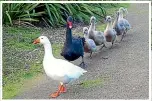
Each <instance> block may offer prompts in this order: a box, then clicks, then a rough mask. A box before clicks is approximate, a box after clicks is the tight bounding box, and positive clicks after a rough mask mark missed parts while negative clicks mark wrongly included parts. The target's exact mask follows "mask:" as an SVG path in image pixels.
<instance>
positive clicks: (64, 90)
mask: <svg viewBox="0 0 152 101" xmlns="http://www.w3.org/2000/svg"><path fill="white" fill-rule="evenodd" d="M66 91H67V90H66V88H65V87H64V86H63V85H62V86H61V88H60V93H65V92H66Z"/></svg>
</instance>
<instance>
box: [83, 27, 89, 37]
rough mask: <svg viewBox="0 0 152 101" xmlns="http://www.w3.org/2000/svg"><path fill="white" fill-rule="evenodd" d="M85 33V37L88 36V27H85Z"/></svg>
mask: <svg viewBox="0 0 152 101" xmlns="http://www.w3.org/2000/svg"><path fill="white" fill-rule="evenodd" d="M83 33H84V35H87V34H88V28H87V27H83Z"/></svg>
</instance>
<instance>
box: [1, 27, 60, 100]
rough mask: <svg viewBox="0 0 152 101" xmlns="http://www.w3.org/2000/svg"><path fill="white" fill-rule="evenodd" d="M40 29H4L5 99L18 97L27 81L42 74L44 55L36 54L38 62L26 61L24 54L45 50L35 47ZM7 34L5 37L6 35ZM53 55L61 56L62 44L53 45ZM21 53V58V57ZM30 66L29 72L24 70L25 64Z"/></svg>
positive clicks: (39, 46)
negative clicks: (34, 42) (37, 49)
mask: <svg viewBox="0 0 152 101" xmlns="http://www.w3.org/2000/svg"><path fill="white" fill-rule="evenodd" d="M40 32H41V31H40V30H39V29H33V28H22V27H4V29H3V38H4V40H3V45H4V46H3V73H4V72H6V73H7V72H9V74H7V75H6V74H5V73H4V75H3V83H5V84H4V85H3V99H11V98H13V97H15V96H16V95H18V94H19V93H20V92H21V91H22V89H23V85H24V82H25V81H26V80H31V79H33V78H34V77H35V76H37V75H38V74H40V73H42V71H43V67H42V59H43V57H42V56H43V53H39V52H38V53H35V54H36V55H37V56H38V57H39V58H38V60H36V59H35V60H34V59H33V60H32V61H26V60H24V58H23V57H25V54H24V52H29V51H33V50H34V49H36V48H39V49H41V50H42V49H43V47H42V45H33V44H32V42H33V40H34V39H36V38H37V37H39V36H40ZM4 34H5V35H4ZM5 39H6V40H5ZM52 47H53V54H54V56H55V57H59V56H60V52H61V48H62V45H61V44H57V43H55V44H53V45H52ZM20 53H23V54H21V56H20V55H19V54H20ZM25 62H26V63H27V64H29V65H30V68H29V69H28V70H26V69H24V63H25Z"/></svg>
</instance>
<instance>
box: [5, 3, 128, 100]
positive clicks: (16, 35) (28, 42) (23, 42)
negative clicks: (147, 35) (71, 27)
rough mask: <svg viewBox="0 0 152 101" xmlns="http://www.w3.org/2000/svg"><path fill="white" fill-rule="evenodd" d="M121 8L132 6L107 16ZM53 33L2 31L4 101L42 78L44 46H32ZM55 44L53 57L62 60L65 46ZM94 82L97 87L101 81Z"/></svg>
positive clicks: (102, 27) (31, 30)
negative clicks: (28, 82) (29, 83)
mask: <svg viewBox="0 0 152 101" xmlns="http://www.w3.org/2000/svg"><path fill="white" fill-rule="evenodd" d="M120 6H123V7H129V4H119V5H118V6H116V7H112V8H108V9H107V14H108V15H113V14H114V12H115V11H116V10H118V8H119V7H120ZM105 27H106V24H100V23H98V25H97V30H100V31H104V29H105ZM61 29H62V32H61V33H62V34H63V33H65V32H64V31H63V30H64V29H65V28H61ZM47 30H48V29H47ZM52 30H53V29H50V30H48V31H46V29H41V28H27V27H26V28H25V27H16V26H14V27H8V26H4V27H3V99H11V98H13V97H15V96H16V95H18V94H19V93H21V91H22V87H23V86H24V84H25V82H26V81H27V80H33V79H34V78H35V77H36V76H38V75H41V74H43V67H42V59H43V54H44V52H43V47H42V46H41V45H33V44H32V42H33V40H34V39H35V38H37V37H39V36H40V35H41V34H42V33H43V32H44V35H45V34H46V35H47V32H51V31H52ZM57 30H58V29H57ZM81 31H82V29H81ZM81 31H80V30H78V31H77V33H79V34H81V35H82V33H80V32H81ZM57 32H58V31H57ZM52 33H53V32H52ZM51 35H53V36H55V35H56V34H49V36H51ZM56 37H58V36H56ZM58 40H59V39H58ZM52 43H53V45H52V46H53V54H54V56H55V57H60V52H61V48H62V46H63V44H59V43H58V42H55V41H54V40H53V41H52ZM93 82H95V83H97V84H98V82H99V81H98V80H97V81H93ZM89 83H90V82H89ZM91 83H92V82H91ZM84 85H85V86H86V85H87V86H88V82H87V81H85V82H84Z"/></svg>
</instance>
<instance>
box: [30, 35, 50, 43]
mask: <svg viewBox="0 0 152 101" xmlns="http://www.w3.org/2000/svg"><path fill="white" fill-rule="evenodd" d="M39 43H40V44H48V43H49V44H50V41H49V39H48V38H47V37H46V36H40V37H39V38H37V39H35V40H34V42H33V44H39Z"/></svg>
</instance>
